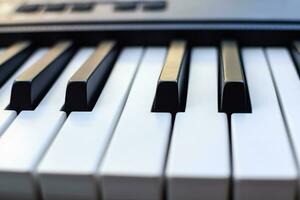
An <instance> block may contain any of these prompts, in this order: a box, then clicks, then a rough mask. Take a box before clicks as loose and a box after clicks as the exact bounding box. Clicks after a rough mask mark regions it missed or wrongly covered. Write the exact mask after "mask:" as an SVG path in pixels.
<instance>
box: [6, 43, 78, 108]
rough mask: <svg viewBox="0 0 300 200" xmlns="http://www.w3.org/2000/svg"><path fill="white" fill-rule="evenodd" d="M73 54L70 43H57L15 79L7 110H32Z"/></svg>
mask: <svg viewBox="0 0 300 200" xmlns="http://www.w3.org/2000/svg"><path fill="white" fill-rule="evenodd" d="M73 54H74V49H73V48H72V42H70V41H61V42H58V43H57V44H56V45H55V46H54V47H53V48H51V49H50V50H49V51H48V52H47V53H46V54H45V55H44V56H43V57H42V58H41V59H40V60H38V61H37V62H36V63H34V64H33V65H32V66H31V67H30V68H29V69H28V70H26V71H25V72H23V73H22V74H21V75H20V76H19V77H17V78H16V80H15V82H14V84H13V87H12V92H11V99H10V105H9V109H12V110H16V111H21V110H34V109H35V107H36V106H37V105H38V103H39V102H40V101H41V99H42V98H43V97H44V96H45V94H46V93H47V91H48V90H49V88H50V87H51V85H52V84H53V83H54V81H55V80H56V78H57V77H58V76H59V74H60V73H61V71H62V70H63V69H64V67H65V66H66V65H67V63H68V62H69V60H70V59H71V57H72V55H73Z"/></svg>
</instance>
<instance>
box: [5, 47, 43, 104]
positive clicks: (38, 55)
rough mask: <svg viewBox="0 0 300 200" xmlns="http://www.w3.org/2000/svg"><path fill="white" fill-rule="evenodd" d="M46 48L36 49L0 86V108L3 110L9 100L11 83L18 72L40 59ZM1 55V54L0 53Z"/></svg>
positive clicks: (20, 72)
mask: <svg viewBox="0 0 300 200" xmlns="http://www.w3.org/2000/svg"><path fill="white" fill-rule="evenodd" d="M47 50H48V49H47V48H40V49H38V50H36V51H35V52H34V53H33V54H32V55H31V56H30V57H29V58H28V59H27V61H26V62H25V63H24V64H22V66H21V67H19V68H18V69H17V70H16V72H14V73H13V74H12V75H11V77H10V78H9V79H8V80H7V81H6V82H5V83H4V84H3V85H2V86H1V87H0V110H5V109H6V108H7V107H8V105H9V102H10V96H11V89H12V85H13V83H14V81H15V79H16V77H18V76H19V75H20V74H22V73H23V72H24V71H26V70H27V69H29V68H30V66H31V65H32V64H33V63H35V62H36V61H38V60H39V59H41V58H42V57H43V56H44V55H45V53H46V52H47ZM0 56H1V54H0Z"/></svg>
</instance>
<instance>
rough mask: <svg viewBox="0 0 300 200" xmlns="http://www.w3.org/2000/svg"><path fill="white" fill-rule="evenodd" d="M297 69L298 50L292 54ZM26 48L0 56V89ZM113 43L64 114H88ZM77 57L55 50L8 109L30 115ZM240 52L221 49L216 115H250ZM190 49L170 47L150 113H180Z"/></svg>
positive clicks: (86, 70)
mask: <svg viewBox="0 0 300 200" xmlns="http://www.w3.org/2000/svg"><path fill="white" fill-rule="evenodd" d="M291 51H292V55H293V57H294V60H295V62H296V63H297V66H300V44H299V43H295V44H294V47H293V48H292V49H291ZM31 52H32V48H31V45H30V43H29V42H19V43H16V44H14V45H12V46H11V47H10V48H8V49H7V50H6V51H4V52H2V54H1V55H0V84H3V83H4V82H5V81H6V80H7V79H8V78H9V77H10V75H11V74H12V73H13V72H14V71H15V70H16V69H17V68H18V67H19V66H20V65H21V64H22V63H23V62H24V61H25V60H26V59H27V58H28V57H29V55H30V53H31ZM117 52H118V51H117V46H116V43H115V42H114V41H105V42H101V43H100V44H99V45H98V47H97V48H96V50H95V51H94V53H93V54H92V55H91V56H90V58H89V59H88V60H87V61H86V62H85V63H84V64H83V66H82V67H81V68H80V69H79V70H78V71H77V72H76V73H75V74H74V75H73V76H72V77H71V78H70V80H69V83H68V86H67V90H66V99H65V105H64V108H63V110H64V111H66V112H67V113H69V112H72V111H91V110H92V109H93V107H94V105H95V103H96V101H97V99H98V97H99V95H100V93H101V90H102V88H103V87H104V85H105V82H106V80H107V78H108V77H109V74H110V71H111V70H112V68H113V65H114V63H115V60H116V58H117ZM74 53H75V48H74V45H73V43H72V42H70V41H61V42H58V43H57V44H55V45H54V46H53V48H52V49H51V50H50V51H48V52H47V53H46V54H45V55H44V57H43V58H42V59H40V60H39V61H37V62H36V63H35V64H33V65H32V66H31V68H29V69H28V70H27V71H25V72H23V73H22V74H21V75H20V76H19V77H17V78H16V80H15V82H14V84H13V87H12V92H11V101H10V105H9V109H12V110H16V111H18V112H19V111H22V110H34V109H35V108H36V106H37V105H38V104H39V102H40V101H41V100H42V99H43V97H44V96H45V95H46V93H47V91H48V90H49V88H50V87H51V86H52V84H53V83H54V82H55V80H56V79H57V78H58V76H59V75H60V73H61V72H62V70H63V69H64V67H65V66H66V65H67V63H68V62H69V61H70V59H71V58H72V57H73V55H74ZM242 65H243V64H242V61H241V59H240V55H239V48H238V45H237V43H236V42H235V41H224V42H222V43H221V47H220V67H219V105H216V106H219V111H221V112H226V113H229V114H231V113H237V112H239V113H249V112H251V101H250V97H249V93H248V88H247V81H246V77H245V75H244V71H243V66H242ZM188 66H189V48H188V46H187V43H186V42H185V41H180V40H177V41H173V42H171V44H170V47H169V51H168V54H167V56H166V59H165V64H164V67H163V69H162V71H161V74H160V77H159V79H158V83H157V90H156V95H155V99H154V102H153V109H152V111H153V112H170V113H176V112H183V111H184V109H185V101H186V94H187V92H188V91H187V83H188V81H187V79H188Z"/></svg>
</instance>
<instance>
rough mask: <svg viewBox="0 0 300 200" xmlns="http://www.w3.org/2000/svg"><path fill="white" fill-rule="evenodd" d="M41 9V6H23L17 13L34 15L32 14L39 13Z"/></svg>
mask: <svg viewBox="0 0 300 200" xmlns="http://www.w3.org/2000/svg"><path fill="white" fill-rule="evenodd" d="M40 9H41V5H39V4H23V5H21V6H20V7H18V8H17V10H16V12H19V13H32V12H37V11H39V10H40Z"/></svg>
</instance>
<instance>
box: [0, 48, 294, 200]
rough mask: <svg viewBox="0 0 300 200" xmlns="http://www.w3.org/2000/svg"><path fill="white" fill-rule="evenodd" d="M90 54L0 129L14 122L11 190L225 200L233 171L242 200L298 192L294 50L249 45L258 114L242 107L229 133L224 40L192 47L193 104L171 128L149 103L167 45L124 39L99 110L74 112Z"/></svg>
mask: <svg viewBox="0 0 300 200" xmlns="http://www.w3.org/2000/svg"><path fill="white" fill-rule="evenodd" d="M45 51H46V50H39V51H37V52H36V53H35V54H33V56H32V57H31V58H30V59H29V60H28V62H27V64H24V66H23V67H21V68H20V69H19V70H18V72H17V73H16V74H18V73H19V71H24V69H25V68H28V67H29V66H30V63H32V62H34V61H35V60H36V59H38V58H40V57H41V56H42V55H43V54H44V53H45ZM92 52H93V49H88V48H86V49H82V50H80V51H79V52H78V53H77V54H76V55H75V56H74V58H73V59H72V61H71V62H70V64H69V65H68V67H67V68H66V70H65V71H64V72H63V73H62V75H61V76H60V78H59V79H58V80H57V81H56V83H55V84H54V85H53V87H52V88H51V90H50V91H49V92H48V94H47V95H46V96H45V98H44V99H43V101H42V102H41V103H40V104H39V106H38V107H37V108H36V110H34V111H23V112H21V113H20V114H19V115H18V116H17V117H16V119H15V120H14V121H13V119H14V118H15V116H16V113H14V114H13V115H12V117H11V118H10V121H9V123H7V124H6V125H5V126H4V128H1V127H0V131H1V130H2V132H4V131H5V129H6V127H7V126H9V124H10V123H11V122H12V121H13V122H12V124H11V125H10V126H9V128H8V129H7V130H6V131H5V132H4V133H3V135H2V137H0V185H1V187H0V197H1V198H5V199H8V200H9V199H13V200H14V199H25V200H26V199H33V200H34V199H38V198H40V195H41V196H42V198H43V199H46V200H60V199H61V200H62V199H64V200H68V199H73V200H83V199H85V200H96V199H99V198H100V196H101V197H102V198H103V199H108V200H127V199H130V200H135V199H147V200H159V199H161V198H162V196H163V190H164V187H166V197H167V198H168V200H181V199H192V200H193V199H202V198H203V199H212V200H217V199H224V200H225V199H227V197H228V195H229V192H230V182H231V179H233V184H234V187H233V192H234V193H233V198H234V199H235V200H261V199H275V200H277V199H285V200H292V199H294V198H295V196H296V192H297V188H296V187H297V180H298V179H299V177H298V174H297V170H298V169H297V166H299V163H298V164H296V161H299V160H300V157H299V156H300V150H299V145H298V143H299V140H298V138H299V133H298V132H299V131H297V130H299V128H300V127H299V125H298V123H297V121H298V119H299V118H300V116H299V115H300V114H299V112H297V111H298V108H299V106H298V105H297V102H299V100H300V91H299V88H300V80H299V77H298V75H297V73H296V70H295V66H294V65H293V63H292V59H291V58H290V56H289V53H288V52H287V51H286V50H285V49H267V50H266V51H265V50H264V49H262V48H249V49H243V50H242V60H243V62H244V69H245V74H246V77H247V81H248V87H249V93H250V99H251V104H252V113H251V114H234V115H233V116H232V119H231V127H232V130H231V136H232V141H231V143H230V142H229V141H230V135H229V127H228V123H230V121H228V120H227V117H226V115H225V114H223V113H219V112H218V107H217V104H218V94H217V88H218V85H217V84H218V82H217V80H218V77H217V71H218V69H217V68H218V65H217V64H218V62H217V58H218V55H217V54H218V52H217V49H216V48H194V49H192V57H191V65H190V75H189V88H188V97H187V105H186V111H185V113H180V114H177V116H176V120H175V126H174V128H173V132H172V133H171V130H172V129H171V126H172V120H171V115H169V114H167V113H151V107H152V103H153V99H154V95H155V89H156V83H157V80H158V77H159V74H160V71H161V69H162V66H163V64H164V60H165V56H166V49H165V48H147V49H146V50H143V49H142V48H125V49H124V50H123V51H122V53H121V55H120V57H119V59H118V61H117V63H116V65H115V67H114V69H113V71H112V73H111V75H110V78H109V79H108V82H107V84H106V86H105V88H104V89H103V92H102V93H101V95H100V97H99V100H98V102H97V104H96V106H95V108H94V110H93V111H92V112H86V113H84V112H74V113H71V114H70V116H69V117H68V118H66V115H65V113H63V112H62V111H60V109H61V107H62V106H63V103H64V92H65V89H66V86H67V82H68V79H69V78H70V76H71V75H72V74H73V73H74V72H75V71H76V70H77V69H78V68H79V67H80V66H81V65H82V64H83V62H84V61H85V60H86V59H87V58H88V57H89V56H90V55H91V53H92ZM136 72H137V74H136ZM285 73H286V74H285ZM16 74H15V75H14V76H13V77H15V76H16ZM13 77H12V78H11V79H10V80H9V81H10V85H11V84H12V81H13V80H14V78H13ZM134 77H135V78H134ZM9 81H8V83H9ZM8 83H7V84H5V85H4V86H3V87H2V88H0V99H2V98H3V99H4V100H3V101H1V103H2V102H3V103H2V104H3V106H2V107H1V109H2V110H1V112H3V113H5V112H14V111H4V109H5V107H6V106H7V105H8V103H9V102H8V100H9V98H7V95H8V96H10V95H9V93H10V90H9V89H6V88H9V87H11V86H10V85H9V84H8ZM131 85H132V87H131ZM262 86H263V87H262ZM2 91H6V92H3V94H6V96H4V95H3V97H2V96H1V95H2V93H1V92H2ZM127 96H128V99H127ZM5 102H6V103H5ZM4 105H5V106H4ZM282 114H283V115H282ZM56 135H57V137H56ZM55 137H56V138H55ZM169 144H170V150H169ZM230 144H231V145H232V152H233V154H232V155H230ZM168 150H169V152H168ZM231 156H232V157H231ZM231 161H232V163H231ZM231 165H232V166H231ZM164 179H166V180H167V181H166V182H165V180H164ZM39 190H40V192H41V194H40V192H39Z"/></svg>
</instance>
